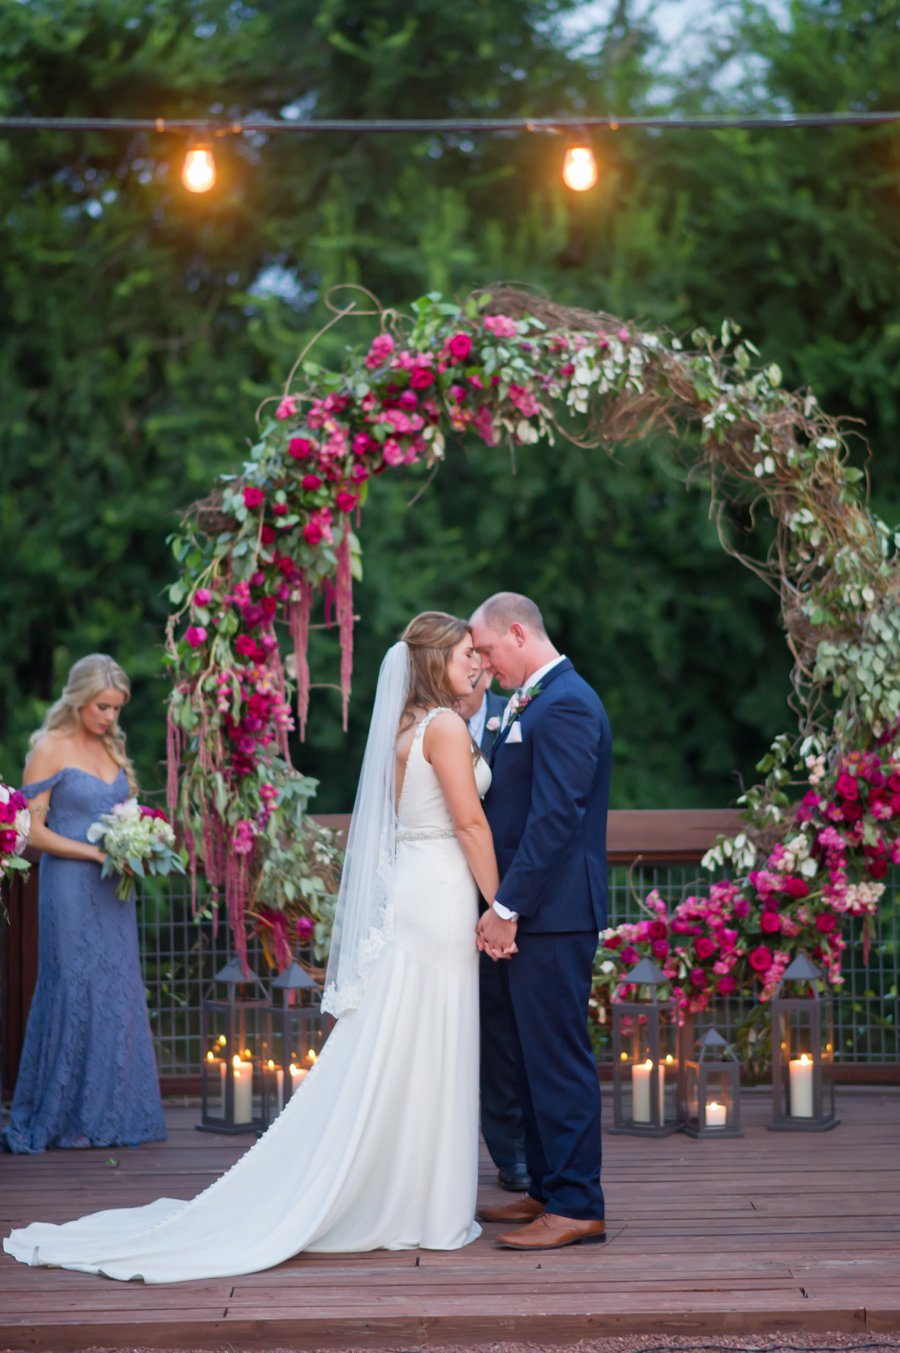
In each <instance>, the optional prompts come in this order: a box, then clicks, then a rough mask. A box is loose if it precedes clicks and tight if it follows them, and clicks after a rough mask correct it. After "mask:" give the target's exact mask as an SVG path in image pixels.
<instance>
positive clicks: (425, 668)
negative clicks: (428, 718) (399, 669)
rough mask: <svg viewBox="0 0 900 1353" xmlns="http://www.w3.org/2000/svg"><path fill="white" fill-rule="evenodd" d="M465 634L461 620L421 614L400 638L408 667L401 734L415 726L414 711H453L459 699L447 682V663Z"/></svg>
mask: <svg viewBox="0 0 900 1353" xmlns="http://www.w3.org/2000/svg"><path fill="white" fill-rule="evenodd" d="M469 632H470V631H469V627H468V625H467V624H466V622H465V621H464V620H459V619H458V618H457V617H456V616H455V615H448V614H447V612H446V611H423V612H422V614H421V615H417V616H416V617H415V618H414V619H413V620H411V621H410V622H409V624H408V625H407V627H406V629H405V630H404V631H403V633H402V634H401V636H400V637H401V639H402V640H403V641H404V643H405V644H406V646H407V648H408V649H409V668H410V678H409V695H408V696H407V698H406V705H405V706H404V709H403V715H402V717H401V719H400V731H401V733H402V732H403V731H404V730H405V729H407V728H409V727H410V726H411V725H412V724H414V723H415V721H416V715H415V711H416V710H417V709H434V708H435V707H436V706H437V705H446V706H448V707H449V708H450V709H455V707H456V702H457V700H458V699H459V696H458V695H457V694H456V692H455V691H454V690H453V688H452V687H451V685H450V682H449V680H448V677H447V663H448V661H449V659H450V654H451V653H452V652H453V650H454V648H455V647H456V645H457V644H458V643H459V642H460V640H462V639H465V638H466V636H467V635H468V634H469Z"/></svg>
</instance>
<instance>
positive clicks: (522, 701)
mask: <svg viewBox="0 0 900 1353" xmlns="http://www.w3.org/2000/svg"><path fill="white" fill-rule="evenodd" d="M540 693H541V686H540V682H538V684H537V685H536V686H529V687H528V688H527V690H524V691H522V693H521V694H520V693H519V692H518V691H516V693H515V695H514V696H513V697H512V702H511V705H510V711H509V719H508V720H507V724H506V726H507V728H511V727H512V725H513V724H514V723H515V721H516V719H518V717H519V715H520V714H521V713H522V710H523V709H526V708H527V707H528V706H529V705H530V704H531V702H532V700H533V699H534V697H535V696H536V695H540Z"/></svg>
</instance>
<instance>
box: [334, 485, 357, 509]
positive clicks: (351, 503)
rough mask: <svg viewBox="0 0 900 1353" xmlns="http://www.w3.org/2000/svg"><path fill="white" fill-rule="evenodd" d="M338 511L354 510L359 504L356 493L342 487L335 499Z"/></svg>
mask: <svg viewBox="0 0 900 1353" xmlns="http://www.w3.org/2000/svg"><path fill="white" fill-rule="evenodd" d="M334 502H335V506H336V507H337V510H338V512H352V511H353V509H354V508H355V507H356V504H357V497H356V494H355V493H348V492H347V490H346V489H341V491H340V493H339V494H338V495H337V497H336V498H335V500H334Z"/></svg>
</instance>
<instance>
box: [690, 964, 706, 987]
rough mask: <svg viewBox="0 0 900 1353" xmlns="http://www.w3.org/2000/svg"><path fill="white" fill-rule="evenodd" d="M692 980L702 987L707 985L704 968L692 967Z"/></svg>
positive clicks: (695, 984)
mask: <svg viewBox="0 0 900 1353" xmlns="http://www.w3.org/2000/svg"><path fill="white" fill-rule="evenodd" d="M691 981H692V982H693V984H694V986H695V987H702V986H705V985H706V973H705V972H704V971H703V969H702V968H692V969H691Z"/></svg>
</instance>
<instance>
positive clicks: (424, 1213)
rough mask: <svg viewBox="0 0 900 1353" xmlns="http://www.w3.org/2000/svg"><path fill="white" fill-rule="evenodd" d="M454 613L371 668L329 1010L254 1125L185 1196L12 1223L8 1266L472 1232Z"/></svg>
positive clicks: (467, 859)
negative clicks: (290, 1088) (319, 1039)
mask: <svg viewBox="0 0 900 1353" xmlns="http://www.w3.org/2000/svg"><path fill="white" fill-rule="evenodd" d="M480 671H481V663H480V660H479V658H478V655H477V653H476V651H475V648H474V647H473V644H472V638H471V635H470V633H469V630H468V628H467V626H466V625H465V624H464V623H463V622H462V621H461V620H457V619H455V618H454V617H453V616H450V615H445V614H444V613H443V612H439V611H426V612H425V613H424V614H422V615H419V616H417V617H416V618H415V619H414V620H412V621H411V622H410V624H409V625H408V626H407V629H406V632H405V633H404V635H403V638H402V639H401V640H400V642H399V643H397V644H395V645H394V646H393V647H392V648H391V649H389V651H388V653H387V655H386V657H385V659H384V661H383V663H382V665H381V671H380V674H379V678H378V689H377V691H376V695H375V705H374V709H373V712H372V722H371V727H370V729H369V739H368V743H367V745H366V752H365V757H364V760H363V768H362V773H361V776H360V781H359V788H358V790H357V796H356V804H355V806H354V810H353V819H352V824H351V828H350V836H349V841H348V847H347V858H346V864H345V868H344V874H343V878H342V881H341V890H340V895H339V898H338V909H337V917H336V923H335V936H334V941H333V944H332V949H331V954H330V957H329V961H328V972H327V978H326V986H325V995H324V998H323V1006H324V1008H325V1009H326V1010H329V1011H330V1012H331V1013H332V1014H334V1015H336V1016H337V1017H338V1022H337V1024H336V1026H335V1028H334V1030H333V1032H332V1034H331V1036H330V1038H329V1039H328V1042H327V1043H326V1045H325V1048H324V1050H323V1052H322V1055H321V1056H320V1058H319V1060H318V1061H317V1063H316V1065H315V1067H314V1068H313V1070H312V1071H311V1073H310V1075H309V1076H308V1077H307V1078H306V1080H305V1081H304V1082H303V1084H302V1086H301V1087H300V1088H299V1090H298V1091H297V1093H296V1094H294V1095H292V1096H291V1098H290V1100H289V1101H288V1104H287V1106H286V1108H285V1109H284V1111H283V1113H281V1114H280V1115H279V1117H278V1118H277V1119H276V1120H275V1122H274V1123H273V1124H272V1126H271V1127H270V1128H269V1130H268V1132H267V1133H266V1134H265V1136H263V1137H262V1138H261V1139H260V1140H259V1141H258V1142H257V1143H256V1144H255V1145H254V1146H253V1147H252V1148H251V1149H250V1150H249V1151H248V1152H247V1153H246V1155H244V1156H242V1157H241V1159H240V1160H239V1161H238V1162H237V1164H236V1165H235V1166H233V1168H232V1169H230V1170H229V1171H227V1172H226V1173H225V1174H224V1175H223V1176H222V1177H221V1178H220V1179H218V1180H217V1181H216V1182H215V1183H214V1184H212V1185H211V1186H210V1187H209V1188H208V1189H206V1190H205V1191H204V1192H203V1193H201V1194H199V1195H198V1196H197V1197H196V1198H194V1199H192V1200H191V1201H190V1202H182V1201H177V1200H175V1199H172V1198H160V1199H158V1200H157V1201H156V1202H154V1203H150V1204H148V1205H147V1206H146V1207H136V1208H124V1209H119V1210H116V1211H108V1212H97V1213H94V1214H92V1215H91V1216H87V1217H82V1218H81V1219H80V1220H78V1221H73V1222H67V1223H65V1224H64V1225H62V1226H53V1225H49V1224H46V1223H41V1222H36V1223H33V1224H32V1225H30V1226H26V1227H24V1229H22V1230H16V1231H13V1232H12V1233H11V1235H10V1236H8V1237H7V1239H6V1240H4V1242H3V1248H4V1249H5V1250H6V1251H7V1253H9V1254H11V1255H13V1256H14V1257H15V1258H16V1259H18V1260H20V1261H21V1262H22V1263H25V1264H31V1265H47V1266H56V1267H62V1268H69V1269H76V1270H80V1271H82V1272H87V1273H101V1274H104V1275H105V1276H106V1277H109V1278H119V1279H123V1280H128V1279H134V1278H143V1280H144V1281H145V1282H153V1283H162V1282H178V1281H182V1280H185V1279H191V1278H213V1277H224V1276H230V1275H235V1274H240V1273H253V1272H255V1271H257V1270H259V1269H265V1268H270V1267H271V1266H272V1265H273V1264H280V1263H281V1262H282V1261H284V1260H286V1259H289V1258H290V1257H291V1256H292V1255H295V1254H297V1253H298V1252H299V1251H301V1250H312V1251H317V1252H320V1253H322V1252H330V1253H334V1252H341V1251H343V1252H349V1251H361V1250H371V1249H377V1248H385V1249H414V1248H417V1247H422V1248H424V1249H440V1250H452V1249H457V1248H458V1247H459V1246H462V1245H467V1244H469V1242H470V1241H472V1240H475V1239H476V1237H477V1236H478V1235H479V1234H480V1228H479V1227H478V1225H477V1224H476V1223H475V1221H474V1220H473V1218H474V1214H475V1190H476V1184H477V1162H478V952H477V949H476V943H475V925H476V921H477V919H478V917H477V911H478V906H477V903H478V893H479V891H480V892H481V893H482V894H483V895H484V896H485V897H493V896H494V894H495V892H496V891H497V886H498V880H497V865H496V861H495V858H494V850H493V846H492V843H491V835H490V830H489V828H488V825H487V822H486V821H485V817H484V813H483V811H482V808H481V803H480V796H482V795H483V794H484V793H485V792H486V790H487V788H488V785H489V783H490V770H489V769H488V767H487V765H486V763H485V762H484V761H483V760H482V759H480V757H478V755H477V752H476V751H475V749H474V748H473V744H472V742H471V739H470V738H469V734H468V731H467V728H466V725H465V723H464V721H463V720H462V718H460V717H459V715H458V714H457V713H456V712H455V711H454V706H455V704H456V702H457V700H458V699H459V698H460V697H461V696H463V695H465V694H467V693H468V692H469V691H470V690H471V687H472V685H473V683H474V681H475V679H476V677H477V676H478V675H479V674H480Z"/></svg>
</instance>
